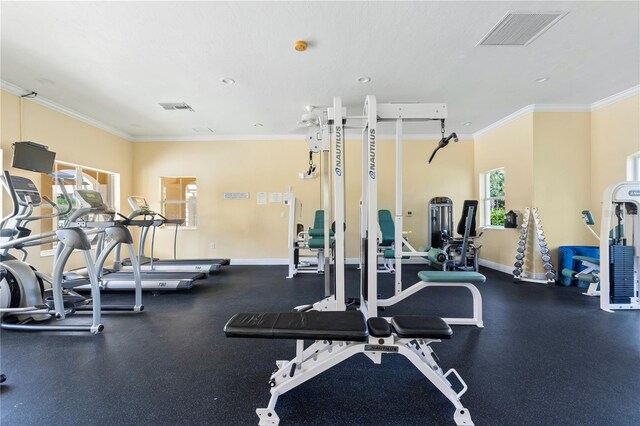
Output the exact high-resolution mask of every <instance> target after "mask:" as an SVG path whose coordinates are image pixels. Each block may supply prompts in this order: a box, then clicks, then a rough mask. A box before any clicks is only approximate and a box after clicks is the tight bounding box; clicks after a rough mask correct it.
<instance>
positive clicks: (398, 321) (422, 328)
mask: <svg viewBox="0 0 640 426" xmlns="http://www.w3.org/2000/svg"><path fill="white" fill-rule="evenodd" d="M391 326H392V327H393V330H394V331H395V333H396V334H397V335H398V337H405V338H424V339H450V338H451V336H452V335H453V331H452V330H451V327H449V325H448V324H447V323H446V322H445V321H444V320H443V319H442V318H440V317H434V316H423V315H396V316H394V317H392V318H391Z"/></svg>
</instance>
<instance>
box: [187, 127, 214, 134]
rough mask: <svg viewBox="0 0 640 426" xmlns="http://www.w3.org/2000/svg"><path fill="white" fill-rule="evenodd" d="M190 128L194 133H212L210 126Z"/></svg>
mask: <svg viewBox="0 0 640 426" xmlns="http://www.w3.org/2000/svg"><path fill="white" fill-rule="evenodd" d="M191 129H192V130H193V131H194V132H196V133H213V129H212V128H211V127H192V128H191Z"/></svg>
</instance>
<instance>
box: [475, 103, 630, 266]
mask: <svg viewBox="0 0 640 426" xmlns="http://www.w3.org/2000/svg"><path fill="white" fill-rule="evenodd" d="M639 151H640V97H639V96H634V97H631V98H627V99H623V100H621V101H619V102H616V103H614V104H611V105H608V106H606V107H603V108H600V109H597V110H595V111H593V112H591V113H589V112H583V113H576V112H553V113H548V112H535V113H533V112H530V113H526V114H524V115H523V116H521V117H519V118H517V119H515V120H513V121H511V122H508V123H506V124H504V125H503V126H501V127H499V128H496V129H493V130H491V131H490V132H488V133H485V134H482V135H480V136H478V137H477V138H476V139H475V154H474V162H475V179H476V194H478V196H479V182H478V178H479V176H480V174H481V173H484V172H486V171H488V170H491V169H495V168H498V167H504V168H505V198H506V209H507V210H520V211H524V207H531V206H535V207H538V208H539V211H540V215H541V219H542V224H543V228H544V231H545V236H546V239H547V243H548V246H549V248H550V249H551V256H552V262H553V263H554V264H555V262H557V248H558V246H561V245H597V241H595V240H594V238H593V236H592V235H591V233H589V231H588V230H587V229H586V227H585V226H584V223H583V222H582V219H581V214H580V213H581V211H582V210H584V209H588V208H589V209H591V210H592V211H593V213H594V215H595V216H596V220H599V216H600V209H601V197H602V192H603V191H604V189H605V187H606V186H608V185H609V184H611V183H613V182H616V181H620V180H625V179H626V167H627V164H626V162H627V157H628V156H629V155H632V154H634V153H637V152H639ZM596 232H597V228H596ZM530 236H531V234H530ZM517 241H518V232H517V231H516V230H509V229H505V230H496V229H485V230H484V236H483V238H482V244H483V246H482V250H481V252H480V257H481V259H483V260H486V261H488V262H493V263H497V264H500V265H503V266H506V267H508V268H511V265H512V264H513V262H514V254H515V249H516V247H517ZM531 242H532V239H530V240H529V243H530V244H529V245H528V247H527V250H528V252H532V251H530V250H535V249H536V248H535V247H534V246H533V244H531ZM533 252H535V251H533ZM535 256H536V258H535V261H533V262H532V258H531V257H529V259H528V260H527V262H526V264H525V270H527V271H530V272H534V273H540V272H543V271H544V270H543V268H542V262H541V261H540V260H539V257H538V253H535Z"/></svg>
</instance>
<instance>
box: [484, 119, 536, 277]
mask: <svg viewBox="0 0 640 426" xmlns="http://www.w3.org/2000/svg"><path fill="white" fill-rule="evenodd" d="M474 160H475V174H474V178H475V185H474V187H475V193H476V197H477V198H478V199H479V187H480V181H479V178H480V174H482V173H485V172H487V171H489V170H492V169H497V168H500V167H504V169H505V170H504V173H505V178H504V182H505V188H504V192H505V208H506V210H507V211H509V210H519V211H521V212H524V208H525V207H528V206H531V200H532V194H533V113H527V114H525V115H523V116H521V117H518V118H517V119H515V120H513V121H511V122H509V123H506V124H505V125H504V126H501V127H498V128H497V129H495V130H492V131H491V132H489V133H486V134H484V135H481V136H479V137H478V138H476V140H475V158H474ZM483 232H484V234H483V236H482V238H481V244H482V248H481V250H480V257H481V259H484V260H488V261H489V262H493V263H498V264H501V265H511V264H512V263H513V261H514V253H515V250H516V246H517V243H518V230H515V229H491V228H486V229H484V231H483Z"/></svg>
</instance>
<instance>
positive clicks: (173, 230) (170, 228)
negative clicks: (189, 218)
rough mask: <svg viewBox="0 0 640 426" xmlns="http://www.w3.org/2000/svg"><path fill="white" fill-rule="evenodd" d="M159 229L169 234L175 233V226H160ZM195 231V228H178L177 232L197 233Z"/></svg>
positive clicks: (196, 228)
mask: <svg viewBox="0 0 640 426" xmlns="http://www.w3.org/2000/svg"><path fill="white" fill-rule="evenodd" d="M160 229H162V230H169V231H171V232H175V231H176V227H175V225H171V226H161V227H160ZM197 230H198V227H197V226H178V231H197Z"/></svg>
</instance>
